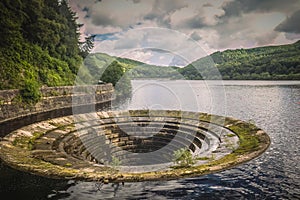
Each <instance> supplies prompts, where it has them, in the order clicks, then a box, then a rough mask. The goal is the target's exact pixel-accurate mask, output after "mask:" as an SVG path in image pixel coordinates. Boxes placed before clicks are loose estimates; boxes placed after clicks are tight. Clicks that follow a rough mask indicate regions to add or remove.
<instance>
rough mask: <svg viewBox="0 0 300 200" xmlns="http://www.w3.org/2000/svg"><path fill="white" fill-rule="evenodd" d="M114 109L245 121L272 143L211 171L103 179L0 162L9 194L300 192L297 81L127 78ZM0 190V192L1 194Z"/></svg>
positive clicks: (267, 195) (261, 195)
mask: <svg viewBox="0 0 300 200" xmlns="http://www.w3.org/2000/svg"><path fill="white" fill-rule="evenodd" d="M132 83H133V91H134V92H133V96H132V99H131V100H129V101H128V102H125V103H123V104H122V105H121V106H119V105H113V107H114V108H115V109H181V110H191V111H200V112H209V113H212V114H219V115H226V116H231V117H234V118H238V119H242V120H245V121H251V122H253V123H255V124H256V125H257V126H258V127H259V128H261V129H263V130H265V131H266V132H267V133H268V134H269V136H270V138H271V142H272V143H271V146H270V147H269V149H268V150H267V151H266V152H265V153H264V154H263V155H261V156H260V157H258V158H256V159H254V160H252V161H250V162H247V163H245V164H242V165H239V166H237V167H234V168H232V169H229V170H226V171H223V172H219V173H214V174H211V175H206V176H201V177H195V178H185V179H179V180H172V181H161V182H140V183H125V184H124V185H122V184H119V185H117V184H115V185H113V184H107V185H103V186H101V185H100V184H99V183H96V182H82V181H76V182H75V181H60V180H50V179H46V178H42V177H38V176H34V175H30V174H26V173H23V172H19V171H16V170H13V169H11V168H9V167H7V166H5V165H4V164H3V163H1V166H0V194H1V199H3V198H4V196H3V195H5V194H6V195H9V197H10V198H9V199H84V200H85V199H300V150H299V145H300V81H223V82H215V81H206V82H204V81H188V82H187V81H168V80H150V81H146V80H137V81H133V82H132ZM2 197H3V198H2Z"/></svg>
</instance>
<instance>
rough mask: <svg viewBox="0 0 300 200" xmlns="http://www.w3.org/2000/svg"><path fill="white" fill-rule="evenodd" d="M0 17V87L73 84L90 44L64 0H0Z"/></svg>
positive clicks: (32, 87) (90, 46)
mask: <svg viewBox="0 0 300 200" xmlns="http://www.w3.org/2000/svg"><path fill="white" fill-rule="evenodd" d="M0 18H1V20H0V27H1V29H0V89H15V88H19V89H22V88H23V89H24V90H34V88H39V87H41V86H59V85H73V82H74V79H75V76H76V73H77V70H78V67H79V66H80V64H81V62H82V60H83V58H84V57H85V56H86V55H87V54H88V52H89V50H90V49H91V48H92V47H93V44H92V41H91V40H92V37H87V38H86V40H85V41H83V42H80V41H79V37H80V33H79V28H80V26H81V24H77V22H76V19H77V18H76V14H75V13H74V12H73V11H72V10H71V9H70V7H69V5H68V3H67V1H66V0H62V1H49V0H23V1H19V0H1V2H0ZM29 93H30V91H29Z"/></svg>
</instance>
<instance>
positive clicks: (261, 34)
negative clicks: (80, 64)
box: [69, 0, 300, 66]
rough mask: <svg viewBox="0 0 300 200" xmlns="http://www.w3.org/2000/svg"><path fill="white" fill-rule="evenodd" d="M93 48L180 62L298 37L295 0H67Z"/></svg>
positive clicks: (299, 7) (299, 1) (299, 0)
mask: <svg viewBox="0 0 300 200" xmlns="http://www.w3.org/2000/svg"><path fill="white" fill-rule="evenodd" d="M69 2H70V5H71V7H72V9H73V10H74V11H75V12H76V13H77V15H78V17H79V18H78V22H79V23H83V24H84V26H83V27H82V29H81V32H82V34H83V35H97V37H96V42H95V48H94V50H93V51H94V52H104V53H108V54H110V55H116V56H122V57H128V58H133V59H136V60H140V61H143V62H147V63H153V64H160V65H178V66H180V65H185V64H186V63H188V62H191V61H193V60H195V59H197V58H199V57H202V56H205V55H208V54H210V53H213V52H215V51H222V50H225V49H237V48H251V47H256V46H265V45H277V44H287V43H293V42H295V41H297V40H299V39H300V25H299V23H300V0H284V1H283V0H69Z"/></svg>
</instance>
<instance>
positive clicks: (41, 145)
mask: <svg viewBox="0 0 300 200" xmlns="http://www.w3.org/2000/svg"><path fill="white" fill-rule="evenodd" d="M91 114H92V113H91ZM128 115H130V119H131V120H133V121H130V122H128V119H129V118H128ZM151 115H152V116H151V117H150V116H149V112H148V111H144V110H141V111H129V112H98V113H97V117H98V119H99V120H98V121H97V122H95V121H94V120H92V121H93V123H92V125H93V127H90V125H91V124H90V123H89V120H91V118H89V117H88V116H87V115H85V114H84V115H82V116H80V117H78V116H66V117H61V118H55V119H50V120H46V121H42V122H39V123H35V124H32V125H29V126H25V127H22V128H20V129H18V130H16V131H14V132H12V133H10V134H9V135H7V136H6V137H4V138H3V140H2V141H1V142H0V157H1V158H2V159H3V160H4V161H5V162H6V163H7V164H8V165H10V166H12V167H14V168H17V169H20V170H24V171H29V172H31V173H35V174H39V175H42V176H47V177H52V178H72V179H73V178H74V179H85V180H104V179H105V180H106V181H112V182H121V181H144V180H162V179H175V178H179V177H191V176H199V175H203V174H208V173H213V172H216V171H220V170H224V169H227V168H229V167H232V166H235V165H237V164H241V163H243V162H246V161H249V160H251V159H253V158H255V157H257V156H259V155H260V154H262V153H263V152H264V151H265V150H266V149H267V148H268V146H269V144H270V139H269V137H268V135H267V134H266V133H265V132H264V131H263V130H261V129H259V128H257V127H256V126H255V125H253V124H250V123H247V122H243V121H240V120H237V119H232V118H228V117H222V116H215V115H209V114H205V113H193V112H181V111H164V112H161V111H151ZM74 117H75V119H76V118H77V117H78V118H80V119H81V121H78V120H74ZM78 118H77V119H78ZM147 119H148V121H147ZM116 122H117V124H116ZM127 122H128V124H127V125H130V124H133V123H137V124H138V125H139V126H140V127H145V129H144V130H153V129H152V127H147V126H146V125H147V124H148V125H149V124H151V123H152V126H153V127H155V126H156V125H160V124H161V123H165V122H168V124H167V126H163V127H162V129H161V130H162V131H161V133H164V134H169V135H173V136H174V134H175V137H169V138H170V141H168V140H167V139H166V138H168V137H165V136H164V137H163V139H164V140H165V143H163V144H162V145H161V146H158V147H157V148H163V145H164V144H165V145H166V144H169V143H170V142H171V141H173V140H178V141H176V142H177V143H174V144H176V145H180V144H183V145H184V144H189V146H187V147H189V148H190V150H191V151H192V152H193V155H194V156H198V157H199V159H198V160H197V162H196V164H195V165H194V166H190V167H181V168H179V167H175V168H174V167H173V166H174V164H173V163H172V162H165V163H160V164H154V165H153V164H151V162H150V163H147V162H146V161H144V163H145V165H137V166H126V165H124V164H121V165H120V166H115V167H112V166H110V165H109V163H108V161H105V159H106V158H107V157H105V153H106V152H101V151H100V152H99V151H95V152H93V149H95V148H94V147H98V146H99V145H100V146H103V145H108V146H109V147H111V149H110V150H111V152H110V153H111V154H110V155H113V156H116V157H117V156H118V155H120V152H129V150H130V152H135V151H137V150H142V151H143V152H144V153H147V152H151V151H152V150H151V149H150V148H151V146H155V145H158V144H157V143H159V142H158V140H151V137H144V138H142V139H141V138H139V139H137V138H135V137H132V136H128V135H126V134H124V132H122V131H121V130H120V129H119V128H118V126H120V125H124V124H126V123H127ZM95 127H98V128H99V127H101V128H100V129H98V128H97V129H95ZM78 128H80V130H79V129H78ZM91 128H93V130H97V133H96V134H94V135H93V133H91V132H89V130H91ZM123 128H124V127H123ZM99 130H101V131H99ZM138 130H139V131H140V130H141V129H138ZM193 130H196V133H197V134H195V135H193V137H194V138H192V139H193V140H190V139H191V138H190V137H189V134H190V133H191V132H193ZM127 131H133V129H132V127H131V126H127ZM82 134H84V135H82ZM177 134H178V135H182V136H184V137H177ZM91 135H92V137H91ZM98 136H99V137H102V138H103V137H104V141H102V140H101V141H102V142H104V143H103V144H99V142H97V139H98ZM84 137H86V138H85V139H88V140H85V139H84ZM153 137H155V136H153ZM174 138H175V139H174ZM195 138H198V139H199V140H195ZM153 141H155V142H153ZM147 142H148V144H147ZM185 142H187V143H185ZM189 142H191V144H193V145H190V143H189ZM140 144H142V145H140ZM128 148H131V149H128ZM171 150H173V149H172V146H171V148H170V151H171ZM101 153H103V154H101ZM129 155H130V156H128V157H126V156H125V157H124V156H123V157H120V158H122V159H123V160H122V159H121V161H123V163H126V160H125V159H133V160H132V161H134V159H135V157H131V155H132V154H129ZM161 156H163V155H161ZM102 162H103V163H104V164H105V163H106V165H104V164H103V163H102ZM129 163H130V162H129Z"/></svg>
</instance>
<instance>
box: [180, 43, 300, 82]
mask: <svg viewBox="0 0 300 200" xmlns="http://www.w3.org/2000/svg"><path fill="white" fill-rule="evenodd" d="M214 64H215V66H216V67H217V68H218V71H219V72H220V74H221V75H222V79H225V80H226V79H231V80H240V79H244V80H249V79H250V80H258V79H260V80H300V41H298V42H296V43H294V44H288V45H279V46H266V47H258V48H252V49H236V50H226V51H223V52H215V53H213V54H211V55H210V56H208V57H204V58H200V59H199V60H196V61H195V62H192V63H190V64H189V65H188V66H186V67H184V68H181V69H179V72H180V73H181V74H182V75H183V76H185V77H186V78H187V79H203V78H205V79H217V78H218V72H217V71H216V70H210V69H211V68H209V66H212V65H214ZM199 72H200V73H199Z"/></svg>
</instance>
